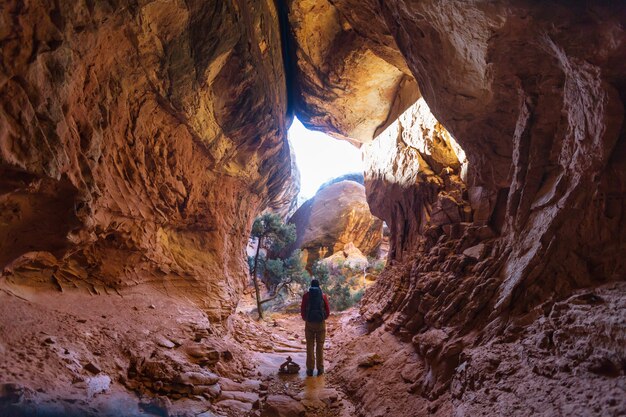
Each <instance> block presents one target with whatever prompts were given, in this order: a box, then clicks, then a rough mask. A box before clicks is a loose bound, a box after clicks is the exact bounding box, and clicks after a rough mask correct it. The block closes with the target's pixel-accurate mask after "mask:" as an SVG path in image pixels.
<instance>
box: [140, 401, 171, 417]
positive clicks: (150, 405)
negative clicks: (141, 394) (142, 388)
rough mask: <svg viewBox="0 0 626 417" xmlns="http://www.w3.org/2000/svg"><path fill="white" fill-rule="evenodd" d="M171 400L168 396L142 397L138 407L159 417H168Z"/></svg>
mask: <svg viewBox="0 0 626 417" xmlns="http://www.w3.org/2000/svg"><path fill="white" fill-rule="evenodd" d="M171 407H172V402H171V401H170V399H169V398H167V397H164V396H160V397H156V398H143V399H142V400H141V401H140V402H139V408H140V409H141V410H143V411H145V412H147V413H149V414H154V415H156V416H160V417H169V416H170V409H171Z"/></svg>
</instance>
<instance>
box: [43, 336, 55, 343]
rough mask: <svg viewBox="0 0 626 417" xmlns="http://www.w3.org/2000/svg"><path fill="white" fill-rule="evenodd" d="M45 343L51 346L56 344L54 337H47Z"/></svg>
mask: <svg viewBox="0 0 626 417" xmlns="http://www.w3.org/2000/svg"><path fill="white" fill-rule="evenodd" d="M44 342H45V343H47V344H49V345H54V344H55V343H56V340H54V339H53V338H52V337H46V339H45V340H44Z"/></svg>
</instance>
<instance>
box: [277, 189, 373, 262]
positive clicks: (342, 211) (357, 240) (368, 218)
mask: <svg viewBox="0 0 626 417" xmlns="http://www.w3.org/2000/svg"><path fill="white" fill-rule="evenodd" d="M289 223H293V224H294V225H295V226H296V236H297V239H296V241H295V242H294V243H293V245H291V247H289V248H287V250H286V251H285V253H290V252H291V251H293V249H296V248H297V249H301V250H302V252H303V259H305V262H306V264H307V266H309V267H310V266H312V265H313V263H314V262H315V261H317V260H320V259H323V258H326V257H328V256H330V255H332V254H334V253H335V252H337V251H340V250H342V249H343V248H344V246H346V245H349V244H353V245H354V246H356V248H358V250H360V251H361V252H362V253H363V254H366V255H371V256H376V255H377V254H378V249H379V247H380V244H381V242H382V239H383V223H382V221H381V220H380V219H378V218H376V217H374V216H373V215H372V214H371V213H370V210H369V206H368V204H367V201H366V199H365V188H364V187H363V186H362V185H361V184H359V183H357V182H355V181H350V180H347V181H339V182H336V183H333V184H330V185H327V186H323V187H321V188H320V190H319V191H318V192H317V194H315V196H314V197H312V198H311V199H309V200H308V201H306V202H305V203H304V204H302V205H301V206H300V207H299V208H298V210H296V212H295V213H294V214H293V216H291V218H290V219H289Z"/></svg>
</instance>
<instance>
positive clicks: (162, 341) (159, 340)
mask: <svg viewBox="0 0 626 417" xmlns="http://www.w3.org/2000/svg"><path fill="white" fill-rule="evenodd" d="M155 342H156V344H157V345H159V346H161V347H164V348H168V349H173V348H175V347H176V344H174V342H172V341H171V340H170V339H168V338H167V337H165V336H162V335H158V336H157V337H156V338H155Z"/></svg>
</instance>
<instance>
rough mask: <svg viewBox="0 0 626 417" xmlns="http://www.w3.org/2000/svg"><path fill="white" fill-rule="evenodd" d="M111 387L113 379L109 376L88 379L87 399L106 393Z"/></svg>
mask: <svg viewBox="0 0 626 417" xmlns="http://www.w3.org/2000/svg"><path fill="white" fill-rule="evenodd" d="M110 386H111V378H109V376H108V375H104V374H103V375H98V376H95V377H93V378H88V379H87V397H88V398H92V397H94V396H95V395H96V394H100V393H103V392H106V391H107V390H108V389H109V387H110Z"/></svg>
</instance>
